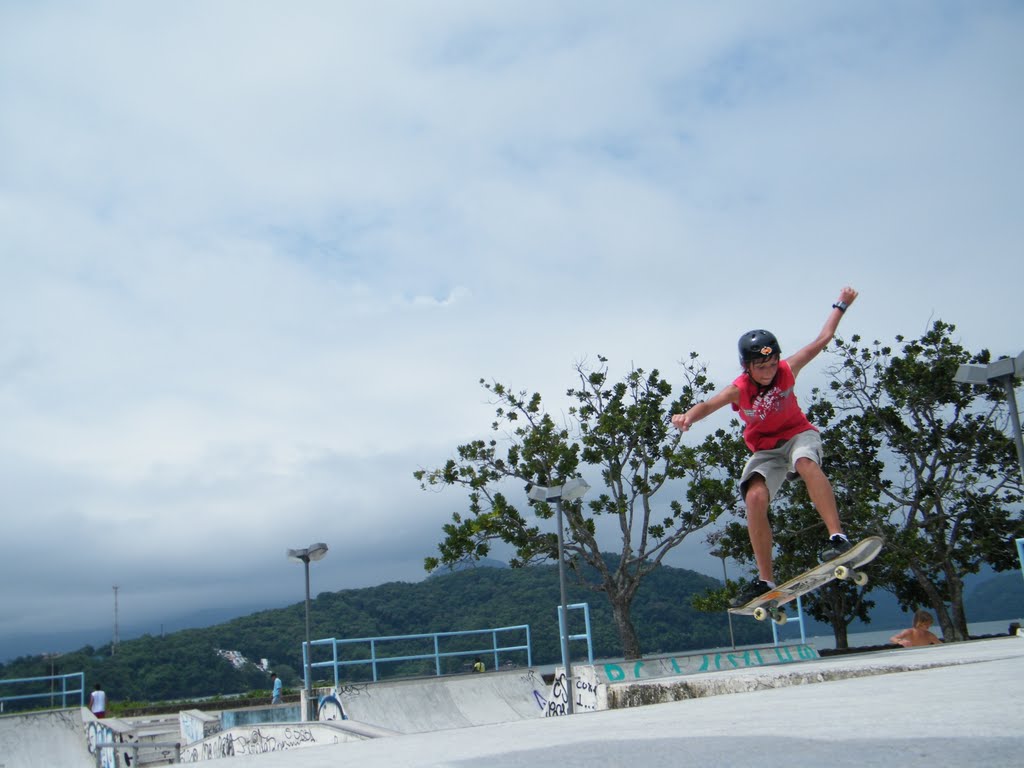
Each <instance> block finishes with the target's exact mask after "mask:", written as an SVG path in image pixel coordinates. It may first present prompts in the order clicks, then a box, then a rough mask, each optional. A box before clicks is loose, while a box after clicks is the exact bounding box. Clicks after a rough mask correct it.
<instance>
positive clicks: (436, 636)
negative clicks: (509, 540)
mask: <svg viewBox="0 0 1024 768" xmlns="http://www.w3.org/2000/svg"><path fill="white" fill-rule="evenodd" d="M524 631H525V632H526V643H525V644H521V645H499V644H498V635H499V633H510V632H524ZM471 635H489V636H490V645H489V646H488V647H485V648H477V649H472V650H460V651H442V650H441V639H442V638H451V637H466V636H471ZM427 638H429V639H431V640H432V642H433V646H434V650H433V652H432V653H419V654H407V655H402V656H380V655H378V652H377V651H378V645H380V644H381V643H388V642H402V641H409V640H422V639H427ZM359 643H368V644H369V646H370V655H369V656H368V657H366V658H361V659H346V660H344V661H342V660H340V659H339V658H338V647H339V646H345V645H356V644H359ZM309 645H324V646H330V648H331V655H332V658H331V660H330V661H317V662H314V663H312V664H309V663H308V662H309V652H310V649H309V647H308V646H307V644H306V643H305V642H304V643H303V644H302V665H303V669H312V668H322V669H332V670H333V672H334V685H335V687H337V686H338V685H339V684H340V677H339V674H338V672H339V669H340V668H341V667H352V666H358V665H365V664H368V665H370V668H371V670H372V675H373V681H374V682H377V680H378V674H377V666H378V665H379V664H391V663H395V662H401V661H422V660H425V659H433V660H434V672H435V674H436V675H437V676H440V675H441V674H442V672H441V660H442V659H446V658H456V657H459V656H473V657H476V656H490V657H491V658H492V659H493V669H498V667H499V666H500V662H501V654H503V653H504V654H509V653H514V652H521V651H526V666H528V667H529V666H532V665H533V654H532V652H531V650H530V625H529V624H519V625H517V626H514V627H497V628H492V629H470V630H466V631H462V632H430V633H426V634H421V635H390V636H386V637H356V638H349V639H345V640H339V639H337V638H334V637H331V638H327V639H324V640H313V641H312V642H311V643H310V644H309ZM309 674H310V675H312V671H310V673H309ZM307 682H308V683H309V684H310V685H312V681H307Z"/></svg>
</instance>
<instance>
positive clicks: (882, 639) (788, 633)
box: [779, 616, 1024, 651]
mask: <svg viewBox="0 0 1024 768" xmlns="http://www.w3.org/2000/svg"><path fill="white" fill-rule="evenodd" d="M1012 623H1017V624H1019V625H1020V626H1022V627H1024V619H1022V618H1020V617H1016V618H1009V619H1003V620H1002V621H978V622H969V623H968V624H967V631H968V632H969V633H970V635H971V637H983V636H985V635H1005V634H1008V633H1009V632H1008V631H1009V628H1010V624H1012ZM909 626H910V624H909V623H908V624H907V626H906V627H897V628H895V629H879V630H874V631H871V632H851V633H849V635H847V638H846V639H847V642H848V645H849V647H850V648H865V647H870V646H874V645H888V644H889V638H890V637H892V636H893V635H895V634H896V633H897V632H900V631H901V630H904V629H906V628H907V627H909ZM932 632H934V633H935V634H936V635H938V637H939V639H942V630H941V629H940V628H939V626H938V624H934V625H932ZM779 641H780V642H784V643H793V642H800V625H799V624H798V623H797V622H796V619H795V618H794V617H792V616H791V617H790V620H789V622H788V623H787V624H786V627H785V629H780V630H779ZM807 643H808V644H809V645H812V646H814V648H815V649H816V650H818V651H824V650H831V649H833V648H835V647H836V639H835V637H834V636H833V635H831V634H828V635H814V636H811V637H808V638H807Z"/></svg>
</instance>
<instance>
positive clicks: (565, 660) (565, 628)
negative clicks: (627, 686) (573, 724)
mask: <svg viewBox="0 0 1024 768" xmlns="http://www.w3.org/2000/svg"><path fill="white" fill-rule="evenodd" d="M553 501H554V502H555V505H556V507H555V510H556V512H557V515H556V517H557V520H558V588H559V590H560V591H561V595H562V605H561V616H560V617H559V621H558V630H559V635H560V636H561V641H562V666H564V667H565V685H566V691H565V694H566V701H568V707H567V711H568V713H569V714H570V715H571V714H573V706H572V661H571V660H570V658H569V601H568V600H567V598H566V588H565V553H564V543H563V541H562V538H563V537H562V498H561V497H559V498H557V499H553Z"/></svg>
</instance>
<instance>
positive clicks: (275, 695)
mask: <svg viewBox="0 0 1024 768" xmlns="http://www.w3.org/2000/svg"><path fill="white" fill-rule="evenodd" d="M270 682H271V683H272V684H273V691H272V692H271V695H270V703H271V704H280V703H281V689H282V687H283V686H282V683H281V678H280V677H278V676H277V673H276V672H271V673H270Z"/></svg>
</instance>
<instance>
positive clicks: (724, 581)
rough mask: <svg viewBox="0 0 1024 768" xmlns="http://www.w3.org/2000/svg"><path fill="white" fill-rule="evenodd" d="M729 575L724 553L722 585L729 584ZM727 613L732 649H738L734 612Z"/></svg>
mask: <svg viewBox="0 0 1024 768" xmlns="http://www.w3.org/2000/svg"><path fill="white" fill-rule="evenodd" d="M728 584H729V576H728V574H727V573H726V572H725V555H724V554H723V555H722V586H723V587H724V586H728ZM725 615H726V616H728V617H729V642H730V643H732V649H733V650H734V651H735V650H736V636H735V635H734V634H733V633H732V614H731V613H729V611H728V610H726V612H725Z"/></svg>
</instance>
